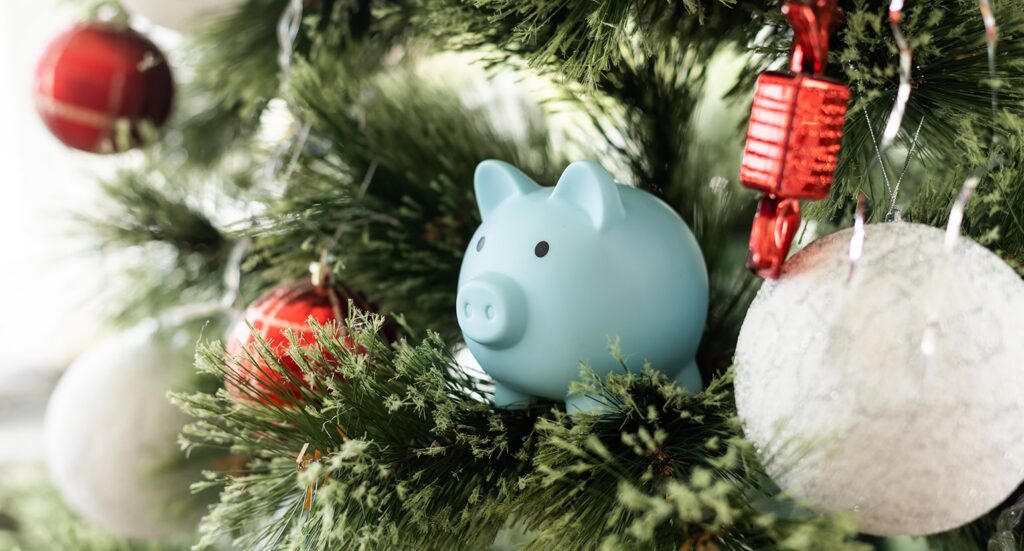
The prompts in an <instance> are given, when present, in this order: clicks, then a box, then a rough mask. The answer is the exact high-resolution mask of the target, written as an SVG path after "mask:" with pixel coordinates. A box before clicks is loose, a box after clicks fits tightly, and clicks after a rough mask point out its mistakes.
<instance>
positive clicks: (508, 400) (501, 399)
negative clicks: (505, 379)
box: [494, 383, 533, 409]
mask: <svg viewBox="0 0 1024 551" xmlns="http://www.w3.org/2000/svg"><path fill="white" fill-rule="evenodd" d="M532 401H533V396H530V395H529V394H523V393H522V392H519V391H516V390H512V389H511V388H509V387H507V386H505V385H503V384H501V383H494V405H495V406H496V407H499V408H503V409H515V408H517V407H526V406H527V405H529V403H530V402H532Z"/></svg>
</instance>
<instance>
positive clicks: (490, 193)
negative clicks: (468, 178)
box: [473, 160, 540, 220]
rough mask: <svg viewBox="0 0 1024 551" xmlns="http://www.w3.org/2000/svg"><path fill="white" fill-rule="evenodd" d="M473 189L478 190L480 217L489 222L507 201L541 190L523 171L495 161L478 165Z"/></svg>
mask: <svg viewBox="0 0 1024 551" xmlns="http://www.w3.org/2000/svg"><path fill="white" fill-rule="evenodd" d="M473 187H474V188H475V189H476V204H477V205H478V206H479V207H480V216H481V217H482V218H483V219H484V220H487V217H488V216H489V215H490V214H491V213H492V212H494V209H496V208H498V205H500V204H502V203H504V202H505V201H506V200H508V199H511V198H513V197H519V196H520V195H526V194H527V193H530V192H531V191H536V190H538V189H540V186H539V185H537V182H534V181H533V180H531V179H530V177H529V176H527V175H526V174H523V171H521V170H519V169H518V168H516V167H514V166H512V165H510V164H508V163H506V162H503V161H495V160H488V161H484V162H482V163H480V164H479V165H477V167H476V174H475V175H474V176H473Z"/></svg>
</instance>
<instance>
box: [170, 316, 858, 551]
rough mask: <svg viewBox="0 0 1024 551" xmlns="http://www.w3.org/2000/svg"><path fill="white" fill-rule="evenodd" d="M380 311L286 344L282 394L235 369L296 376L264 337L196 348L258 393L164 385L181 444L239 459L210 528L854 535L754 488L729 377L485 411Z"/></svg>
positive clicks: (757, 479)
mask: <svg viewBox="0 0 1024 551" xmlns="http://www.w3.org/2000/svg"><path fill="white" fill-rule="evenodd" d="M382 323H383V318H380V317H364V316H363V315H361V314H358V313H355V314H353V316H352V317H351V318H350V319H349V321H348V328H349V331H348V335H349V338H352V339H354V344H353V343H351V342H350V343H348V344H346V340H345V338H342V337H340V336H338V331H336V330H335V329H332V328H331V327H315V329H316V332H317V335H318V338H317V340H318V343H319V347H311V348H307V349H305V350H300V349H299V348H298V347H297V346H296V347H294V348H293V349H292V351H291V355H292V357H293V358H294V359H295V360H296V362H297V363H298V364H299V366H300V367H301V369H302V372H303V377H304V380H305V381H307V384H308V386H306V385H303V386H302V387H301V388H303V390H302V391H301V393H300V395H299V396H298V397H295V398H289V399H288V402H289V403H286V404H285V405H283V406H275V405H273V402H270V401H269V400H268V398H269V396H268V395H267V393H266V391H265V390H264V389H261V388H257V387H253V386H251V385H248V383H247V382H246V377H244V376H240V375H239V374H238V373H239V371H238V370H239V368H238V367H236V366H237V364H238V362H239V361H247V362H248V365H260V361H259V360H262V362H264V365H267V366H269V368H270V369H275V370H276V371H278V372H279V373H281V374H282V375H283V376H285V377H291V378H293V380H294V375H291V374H290V372H289V371H288V370H287V369H285V368H283V367H281V366H280V365H279V364H278V363H277V361H276V359H275V358H274V354H273V352H272V351H271V350H270V349H269V348H268V347H267V346H266V344H265V343H261V345H260V346H258V347H257V350H256V352H255V353H256V354H257V355H258V358H256V357H249V358H241V359H240V358H228V357H225V355H224V354H223V352H222V351H221V350H220V349H218V348H216V347H214V348H208V349H206V350H205V351H204V352H202V353H201V354H200V363H199V366H200V368H201V369H203V370H204V371H205V372H208V373H211V374H214V375H216V376H218V377H220V378H226V379H228V380H230V381H231V382H232V384H235V385H242V386H243V388H245V389H246V390H245V391H246V392H247V393H249V395H250V397H251V398H252V399H256V400H262V401H263V403H264V404H266V405H254V404H250V403H248V401H241V402H236V401H234V400H233V399H232V398H231V397H230V396H229V395H228V393H227V392H226V391H225V390H220V391H218V392H217V393H216V394H215V395H210V394H191V395H187V394H185V395H183V394H179V395H176V397H175V399H176V401H177V403H179V405H181V406H182V407H183V408H184V409H185V410H186V411H187V412H189V413H190V414H191V415H193V416H195V417H196V418H197V421H196V422H195V423H194V424H193V425H191V426H190V427H188V428H187V429H186V431H185V433H184V435H183V439H184V440H183V443H184V444H185V445H186V446H189V447H196V446H217V447H229V448H230V449H231V450H232V451H234V452H235V453H240V454H244V455H247V456H249V457H251V461H250V463H249V465H248V467H247V468H246V469H245V470H244V471H242V472H236V473H223V474H220V475H216V477H217V481H216V482H217V483H220V484H224V485H226V489H225V491H224V493H223V494H222V498H221V503H220V504H219V505H218V506H217V507H216V508H215V509H214V511H213V512H212V514H211V515H209V516H208V517H207V518H206V520H205V524H204V528H203V531H204V540H203V541H204V542H205V543H210V542H213V541H215V540H216V538H217V537H218V536H219V535H223V534H235V537H236V541H235V544H236V545H239V546H241V547H243V548H253V547H256V546H258V545H267V546H270V547H271V548H278V547H289V546H294V547H298V548H316V549H322V548H330V549H350V548H353V549H354V548H360V547H361V546H372V547H396V548H406V547H409V546H414V547H417V548H427V549H451V548H482V547H484V546H486V545H488V544H489V543H490V542H491V541H493V540H494V538H495V537H496V535H497V534H498V533H499V531H501V529H502V528H503V527H505V526H507V525H510V523H511V525H520V526H523V527H525V528H527V529H529V532H528V535H529V537H532V538H533V541H532V543H530V544H529V546H530V547H531V548H537V549H542V548H550V547H551V546H556V547H557V548H559V549H563V548H564V549H590V548H593V547H594V546H595V542H596V541H602V540H603V541H604V542H605V544H607V545H613V546H614V545H616V544H620V545H630V546H638V547H642V548H647V547H651V548H666V547H672V548H677V547H679V546H680V545H685V542H687V541H690V542H691V543H693V542H704V543H713V544H715V545H721V546H724V547H723V548H729V546H737V547H741V548H750V549H767V548H785V549H810V548H815V545H816V544H819V543H822V542H830V543H831V544H832V545H835V547H830V548H833V549H841V548H850V549H857V548H860V547H858V545H857V544H855V543H853V542H851V541H850V537H851V536H852V534H853V533H852V526H851V525H850V524H849V523H848V522H847V521H845V520H842V519H839V518H829V517H818V518H816V519H815V520H813V521H804V522H795V521H791V520H787V519H785V518H780V517H777V516H776V515H773V514H771V513H767V512H764V509H757V508H755V507H754V506H753V505H752V504H751V496H752V495H755V493H758V492H765V491H766V490H767V488H765V486H764V485H763V481H764V480H766V478H765V476H764V474H763V472H762V471H761V470H760V468H759V467H758V466H757V464H756V461H755V460H754V458H753V453H752V450H751V449H750V446H749V444H746V443H745V442H744V441H743V440H742V439H741V437H740V435H739V423H738V421H737V420H736V418H735V412H734V410H733V405H732V403H733V402H732V394H731V387H730V384H729V380H728V379H727V378H726V379H720V380H717V381H715V382H713V383H712V384H711V385H710V386H709V388H708V390H707V391H705V392H703V393H700V394H688V393H686V392H685V391H682V390H680V389H679V388H678V387H676V386H675V385H674V384H672V383H671V382H669V381H668V380H667V379H666V378H665V377H664V376H662V375H659V374H656V373H655V372H653V371H645V372H644V373H643V375H639V376H638V375H626V374H623V375H616V376H612V377H610V378H609V379H608V380H607V381H598V380H596V379H594V378H593V376H592V375H590V376H589V378H587V379H585V382H584V383H583V385H582V386H581V387H580V388H579V389H578V390H579V391H581V392H582V391H585V392H594V393H597V395H598V396H603V397H604V398H603V399H604V400H605V401H606V402H607V403H608V404H609V414H608V415H607V416H604V417H588V416H583V417H576V416H567V415H565V414H564V413H559V412H557V411H550V410H549V409H548V408H549V407H550V405H548V406H546V407H541V408H539V409H532V410H521V411H495V410H493V409H492V407H491V406H490V404H489V400H490V395H489V393H488V391H487V390H486V389H485V388H483V387H481V386H480V384H479V383H477V382H476V381H475V380H474V379H472V378H470V377H469V376H467V375H465V374H464V373H463V372H462V371H461V370H460V368H458V367H457V366H456V364H455V361H454V358H452V356H451V354H450V352H448V349H447V346H446V345H445V343H444V341H443V340H442V339H441V338H440V337H439V336H438V335H436V334H434V335H431V336H430V337H428V338H427V339H426V340H425V341H423V342H422V343H420V344H418V345H415V346H414V345H411V344H409V343H407V342H404V341H403V342H402V343H399V344H398V345H396V347H395V348H394V349H391V348H389V347H388V346H387V345H386V344H384V343H383V342H381V340H380V338H379V337H378V331H379V329H380V325H381V324H382ZM293 344H295V343H293ZM353 350H355V351H353ZM268 379H269V377H268ZM295 382H299V381H298V380H295ZM247 385H248V386H247ZM274 394H275V395H278V396H280V395H281V393H278V392H275V393H274ZM285 396H290V395H287V394H286V395H285ZM481 399H483V400H485V401H481ZM307 444H308V445H307ZM303 449H305V450H306V455H305V456H300V460H299V462H298V464H297V463H296V456H297V455H298V454H299V450H303ZM762 495H763V494H762ZM630 542H632V543H630Z"/></svg>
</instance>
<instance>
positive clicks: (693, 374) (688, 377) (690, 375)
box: [676, 360, 704, 392]
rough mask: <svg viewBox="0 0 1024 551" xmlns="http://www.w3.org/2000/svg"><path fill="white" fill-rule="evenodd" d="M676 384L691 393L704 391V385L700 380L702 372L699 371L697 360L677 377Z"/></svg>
mask: <svg viewBox="0 0 1024 551" xmlns="http://www.w3.org/2000/svg"><path fill="white" fill-rule="evenodd" d="M676 384H677V385H679V387H680V388H685V389H686V390H689V391H690V392H700V391H702V390H704V383H703V382H701V380H700V370H699V369H697V360H694V361H692V362H690V365H688V366H686V367H684V368H683V370H682V371H680V372H679V374H678V375H676Z"/></svg>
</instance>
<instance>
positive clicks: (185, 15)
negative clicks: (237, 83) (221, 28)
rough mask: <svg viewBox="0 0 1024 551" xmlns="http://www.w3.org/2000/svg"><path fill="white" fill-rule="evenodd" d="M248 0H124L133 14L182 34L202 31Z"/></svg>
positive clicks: (122, 1) (126, 6)
mask: <svg viewBox="0 0 1024 551" xmlns="http://www.w3.org/2000/svg"><path fill="white" fill-rule="evenodd" d="M244 3H245V0H175V1H170V0H121V5H123V6H124V7H125V9H127V10H128V11H130V12H131V13H133V14H137V15H141V16H143V17H145V18H146V19H148V20H150V21H152V22H153V23H155V24H157V25H160V26H161V27H166V28H168V29H173V30H176V31H178V32H181V33H189V32H193V31H196V30H199V29H200V28H202V27H203V26H205V25H207V24H209V23H210V22H211V21H213V20H215V19H217V18H220V17H224V16H226V15H230V14H231V13H232V12H234V11H235V10H237V9H238V8H239V7H240V6H241V5H242V4H244Z"/></svg>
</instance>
